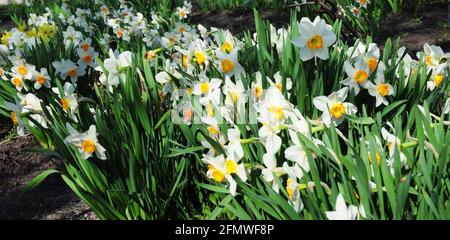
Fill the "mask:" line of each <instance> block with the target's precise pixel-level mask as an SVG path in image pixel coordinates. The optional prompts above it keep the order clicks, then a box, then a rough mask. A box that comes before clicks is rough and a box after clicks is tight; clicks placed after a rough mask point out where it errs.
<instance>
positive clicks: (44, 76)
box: [32, 68, 51, 89]
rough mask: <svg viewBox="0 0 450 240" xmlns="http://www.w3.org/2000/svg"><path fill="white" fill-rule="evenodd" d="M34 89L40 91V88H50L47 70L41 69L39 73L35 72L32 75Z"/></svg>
mask: <svg viewBox="0 0 450 240" xmlns="http://www.w3.org/2000/svg"><path fill="white" fill-rule="evenodd" d="M33 75H34V76H33V79H32V80H33V81H34V88H35V89H40V88H41V87H43V86H44V87H46V88H50V87H51V84H50V80H51V79H50V76H49V75H48V71H47V68H41V70H40V71H35V72H34V74H33Z"/></svg>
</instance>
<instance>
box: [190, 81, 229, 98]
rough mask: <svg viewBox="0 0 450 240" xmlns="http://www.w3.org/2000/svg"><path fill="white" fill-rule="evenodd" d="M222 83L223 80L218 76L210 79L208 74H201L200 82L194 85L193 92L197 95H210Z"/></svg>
mask: <svg viewBox="0 0 450 240" xmlns="http://www.w3.org/2000/svg"><path fill="white" fill-rule="evenodd" d="M220 85H222V80H220V79H218V78H212V79H211V80H210V79H208V77H206V76H200V82H199V83H197V84H195V85H194V89H193V91H192V94H194V95H197V96H205V97H206V96H208V95H210V94H211V93H213V92H214V91H215V90H218V89H219V88H220Z"/></svg>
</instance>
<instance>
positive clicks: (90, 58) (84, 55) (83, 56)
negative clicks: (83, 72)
mask: <svg viewBox="0 0 450 240" xmlns="http://www.w3.org/2000/svg"><path fill="white" fill-rule="evenodd" d="M77 54H78V57H79V58H80V59H79V60H78V62H77V63H78V65H79V66H80V67H82V68H86V67H87V66H90V67H92V68H95V67H97V64H96V62H95V59H96V58H97V57H98V53H97V52H96V51H94V49H93V48H89V50H87V51H85V50H84V49H83V48H78V49H77Z"/></svg>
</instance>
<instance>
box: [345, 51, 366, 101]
mask: <svg viewBox="0 0 450 240" xmlns="http://www.w3.org/2000/svg"><path fill="white" fill-rule="evenodd" d="M344 70H345V73H346V74H347V76H348V78H347V79H345V80H343V81H341V83H342V84H344V85H345V86H349V87H350V89H353V90H354V91H355V94H356V95H357V94H358V93H359V91H360V89H361V87H362V88H365V89H367V88H368V87H369V86H370V80H369V76H370V72H369V67H368V65H367V64H366V63H365V62H364V61H363V60H359V61H358V62H356V63H355V66H352V64H351V63H350V62H349V61H345V63H344Z"/></svg>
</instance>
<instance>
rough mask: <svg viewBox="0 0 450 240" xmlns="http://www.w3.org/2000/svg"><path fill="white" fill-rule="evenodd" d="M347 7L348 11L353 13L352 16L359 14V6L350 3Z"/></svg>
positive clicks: (358, 15)
mask: <svg viewBox="0 0 450 240" xmlns="http://www.w3.org/2000/svg"><path fill="white" fill-rule="evenodd" d="M348 9H350V12H351V13H352V14H353V16H355V17H360V16H361V10H360V9H359V7H357V6H353V5H350V6H349V7H348Z"/></svg>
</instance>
